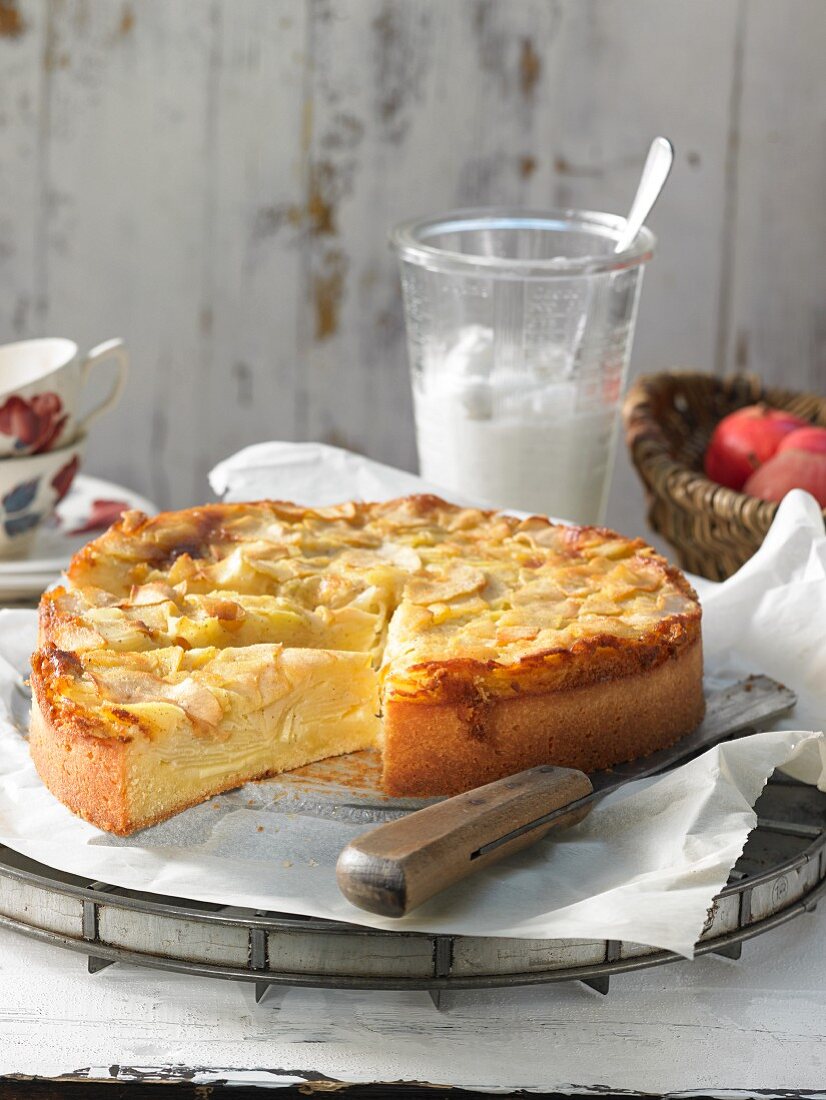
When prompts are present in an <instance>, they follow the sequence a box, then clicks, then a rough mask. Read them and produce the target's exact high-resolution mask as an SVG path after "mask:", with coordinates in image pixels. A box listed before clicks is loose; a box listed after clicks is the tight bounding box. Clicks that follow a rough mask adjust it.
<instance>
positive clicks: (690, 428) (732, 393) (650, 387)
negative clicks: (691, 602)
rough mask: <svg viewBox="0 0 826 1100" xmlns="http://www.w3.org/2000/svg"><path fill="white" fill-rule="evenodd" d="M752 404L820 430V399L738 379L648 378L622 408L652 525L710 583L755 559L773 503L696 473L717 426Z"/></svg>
mask: <svg viewBox="0 0 826 1100" xmlns="http://www.w3.org/2000/svg"><path fill="white" fill-rule="evenodd" d="M757 401H765V402H766V404H768V405H773V406H774V407H775V408H778V409H788V410H789V411H790V412H793V413H795V414H796V415H798V416H801V417H803V418H804V419H806V420H810V421H812V423H815V424H822V425H824V426H826V398H823V397H817V396H815V395H814V394H805V393H792V392H791V391H789V390H778V389H771V388H768V387H766V386H764V385H763V383H762V382H761V381H760V380H759V379H757V378H754V377H751V376H744V375H738V376H735V377H732V378H715V377H714V376H713V375H710V374H699V373H694V372H689V371H674V372H667V373H663V374H652V375H647V376H644V377H642V378H640V379H638V380H637V382H636V383H635V384H634V385H633V387H632V388H631V390H630V391H629V393H628V396H627V397H626V399H625V403H624V405H623V418H624V421H625V438H626V442H627V443H628V449H629V451H630V452H631V458H632V460H633V462H634V465H635V466H636V467H637V470H638V472H639V475H640V477H641V478H642V481H643V483H644V485H645V488H646V494H647V497H648V518H649V521H650V523H651V526H652V527H653V528H654V530H655V531H657V532H659V534H661V535H662V536H663V537H664V538H665V539H667V540H668V541H669V542H670V543H671V545H672V546H673V547H674V549H675V550H676V551H677V556H678V558H679V561H680V564H681V566H682V567H683V568H684V569H687V570H690V571H691V572H692V573H699V574H700V575H701V576H703V577H710V578H711V579H712V580H724V579H725V578H726V577H729V576H731V574H732V573H734V572H735V571H736V570H737V569H739V568H740V566H741V565H742V564H743V563H744V562H745V561H747V560H748V559H749V558H750V557H751V556H752V554H754V552H755V551H756V550H757V548H758V547H759V546H760V544H761V543H762V541H763V539H764V538H765V535H766V532H767V531H768V529H769V526H770V525H771V522H772V520H773V519H774V515H775V512H776V511H777V507H778V506H777V505H776V504H770V503H767V502H766V501H763V500H757V499H756V498H755V497H750V496H746V494H745V493H737V492H735V491H734V490H733V489H726V488H724V487H723V486H722V485H718V484H717V483H716V482H715V481H711V480H710V479H709V478H707V477H706V476H705V475H704V474H703V472H702V468H703V454H704V452H705V449H706V446H707V445H708V441H709V439H710V437H711V433H712V431H713V430H714V426H715V424H716V423H717V422H718V420H721V419H722V417H724V416H725V415H726V414H727V413H730V412H733V411H734V410H735V409H739V408H741V407H742V406H743V405H752V404H754V403H755V402H757Z"/></svg>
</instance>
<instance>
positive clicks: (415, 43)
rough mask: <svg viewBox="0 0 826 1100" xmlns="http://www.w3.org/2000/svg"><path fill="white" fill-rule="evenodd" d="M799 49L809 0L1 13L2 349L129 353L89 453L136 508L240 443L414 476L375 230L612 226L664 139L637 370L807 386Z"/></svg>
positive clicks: (50, 7)
mask: <svg viewBox="0 0 826 1100" xmlns="http://www.w3.org/2000/svg"><path fill="white" fill-rule="evenodd" d="M824 43H826V3H824V2H823V0H784V2H783V3H778V2H777V0H693V2H692V3H690V4H686V3H684V2H683V0H621V2H620V0H558V2H556V0H450V2H449V3H448V2H447V0H0V197H1V199H2V201H0V341H5V340H12V339H16V338H20V337H24V336H28V335H35V334H42V333H49V334H55V335H58V334H59V335H68V336H72V337H74V338H75V339H77V340H78V341H79V342H80V343H82V344H87V345H88V344H90V343H93V342H96V341H98V340H101V339H104V338H105V337H108V336H111V335H116V334H119V335H123V336H124V337H125V338H126V339H127V340H128V342H129V345H130V347H131V350H132V355H133V372H132V378H131V382H130V385H129V390H128V396H127V398H126V400H125V401H124V403H123V405H122V406H121V408H120V409H119V410H118V411H117V412H116V413H114V414H112V415H111V416H110V417H109V418H108V419H106V420H105V421H103V422H102V424H101V425H100V426H99V427H98V428H96V430H95V436H94V440H93V443H92V447H91V452H90V456H89V463H88V465H89V468H90V469H91V470H92V471H95V472H99V473H104V474H108V475H110V476H112V477H114V478H118V479H121V480H123V481H125V482H127V483H129V484H131V485H133V486H134V487H135V488H137V489H140V490H141V491H143V492H145V493H147V494H149V495H151V496H154V497H155V498H156V499H157V500H158V501H159V502H160V503H164V504H169V503H174V504H183V503H185V502H191V501H196V500H199V499H203V498H204V497H205V496H206V495H207V490H206V483H205V473H206V471H207V470H208V469H209V467H210V465H211V464H212V463H213V462H214V461H215V460H217V459H218V458H220V457H222V456H223V455H225V454H227V453H228V452H229V451H231V450H233V449H235V448H237V447H239V446H241V445H242V444H245V443H248V442H251V441H254V440H260V439H265V438H295V439H303V438H314V439H321V440H326V441H331V442H335V443H339V444H344V445H347V446H350V447H353V448H355V449H358V450H362V451H364V452H366V453H368V454H370V455H372V456H374V457H377V458H380V459H382V460H384V461H386V462H391V463H396V464H399V465H403V466H412V465H413V464H414V461H415V452H414V446H413V432H412V421H411V412H410V401H409V396H408V380H407V374H406V363H405V352H404V346H403V333H402V316H401V306H400V300H399V292H398V285H397V278H396V272H395V268H394V261H393V257H392V256H391V255H390V253H389V251H388V249H387V246H386V230H387V227H388V226H389V225H391V224H392V223H393V222H395V221H397V220H399V219H400V218H402V217H406V216H410V215H413V214H416V213H424V212H429V211H433V210H437V209H439V208H447V207H450V206H454V205H463V204H464V205H468V204H480V203H494V202H498V203H526V204H527V203H531V204H534V205H539V206H542V205H548V204H556V205H559V204H564V205H569V204H570V205H582V206H590V207H597V208H603V209H608V210H616V211H620V212H621V211H623V210H625V209H626V207H627V205H628V202H629V200H630V197H631V194H632V191H633V188H634V186H635V182H636V177H637V174H638V171H639V167H640V162H641V159H642V157H643V156H644V153H645V150H646V148H647V145H648V142H649V140H650V138H651V136H652V135H653V134H654V133H657V132H660V133H665V134H668V135H669V136H671V137H672V139H673V140H674V142H675V144H676V146H677V149H678V160H677V166H676V171H675V172H674V174H673V177H672V180H671V182H670V184H669V187H668V191H667V193H666V194H665V196H664V197H663V199H662V202H661V204H660V205H659V207H658V208H657V210H656V211H655V215H654V217H653V219H652V225H653V226H654V228H655V229H656V230H657V231H658V233H659V234H660V241H661V244H660V250H659V254H658V256H657V258H656V261H655V263H654V264H652V266H651V268H650V270H649V272H648V275H647V278H646V286H645V289H644V293H643V305H642V310H641V316H640V323H639V331H638V339H637V344H636V349H635V355H634V364H633V369H634V371H635V372H639V371H643V370H650V369H656V368H658V367H662V366H666V365H672V364H683V365H696V366H700V367H703V368H709V369H714V370H717V371H724V370H728V369H731V368H733V367H734V366H738V367H747V368H749V369H753V370H758V371H761V372H762V373H763V374H765V375H766V377H768V378H771V379H775V380H783V381H784V382H788V383H790V384H794V385H798V386H806V387H814V388H818V389H821V390H823V389H824V388H826V259H824V257H826V66H824V62H823V50H824ZM642 516H643V510H642V502H641V495H640V493H639V490H638V488H637V485H636V483H635V481H634V479H633V476H632V474H631V473H630V471H629V470H628V468H627V463H626V462H625V461H624V458H621V460H620V463H619V466H618V470H617V477H616V485H615V495H614V503H613V505H612V510H611V515H610V518H611V520H612V521H613V522H615V523H617V524H619V525H621V526H624V527H625V528H626V529H627V530H629V531H630V530H634V529H640V528H641V527H642V523H643V519H642Z"/></svg>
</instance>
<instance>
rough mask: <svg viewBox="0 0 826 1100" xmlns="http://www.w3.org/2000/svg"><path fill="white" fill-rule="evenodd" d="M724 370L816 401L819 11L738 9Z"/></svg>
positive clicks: (819, 346)
mask: <svg viewBox="0 0 826 1100" xmlns="http://www.w3.org/2000/svg"><path fill="white" fill-rule="evenodd" d="M746 17H747V23H746V30H745V48H744V54H743V72H742V88H741V92H740V96H739V102H738V104H737V106H738V112H737V117H736V118H735V119H734V120H733V137H734V146H735V154H736V158H735V165H734V171H735V173H736V182H737V188H736V201H735V203H734V204H733V209H732V218H733V222H734V226H735V229H734V233H733V236H732V241H731V248H732V257H731V264H730V266H731V288H730V301H731V305H730V313H729V316H728V318H727V325H726V329H725V332H724V333H723V339H724V366H725V368H726V369H728V370H734V369H740V370H749V371H755V372H757V373H758V374H760V375H761V376H762V377H763V378H765V379H766V380H767V381H771V382H773V383H775V384H776V385H780V386H789V387H790V388H792V389H804V390H805V389H808V390H812V391H814V392H815V393H820V394H822V393H824V392H826V264H824V262H823V255H824V242H826V201H824V196H826V182H825V181H826V158H824V152H823V150H824V139H826V79H824V69H823V43H824V41H826V7H825V6H824V5H823V4H822V3H819V2H818V0H788V2H787V3H786V4H783V5H778V4H774V3H772V2H771V0H751V2H750V3H748V4H747V5H746Z"/></svg>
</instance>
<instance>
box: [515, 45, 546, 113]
mask: <svg viewBox="0 0 826 1100" xmlns="http://www.w3.org/2000/svg"><path fill="white" fill-rule="evenodd" d="M541 75H542V58H541V57H540V56H539V54H538V53H537V52H536V50H535V49H534V47H533V42H531V40H530V38H523V39H522V51H521V53H520V55H519V87H520V89H521V92H522V95H523V96H524V97H525V99H528V100H532V99H533V97H534V93H535V92H536V85H537V84H538V82H539V78H540V76H541Z"/></svg>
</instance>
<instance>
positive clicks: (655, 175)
mask: <svg viewBox="0 0 826 1100" xmlns="http://www.w3.org/2000/svg"><path fill="white" fill-rule="evenodd" d="M673 163H674V146H673V145H672V144H671V142H670V141H669V140H668V138H664V137H655V138H654V140H653V141H652V142H651V148H650V149H649V150H648V157H647V158H646V161H645V167H644V168H643V170H642V176H641V177H640V185H639V187H638V188H637V193H636V195H635V196H634V201H633V203H632V204H631V210H630V212H629V214H628V218H627V219H626V223H625V229H624V230H623V231H622V235H621V236H620V238H619V240H618V241H617V243H616V245H615V246H614V252H624V251H625V250H626V248H629V247H630V246H631V245H632V244H633V243H634V240H635V238H636V236H637V234H638V233H639V231H640V230H641V229H642V227H643V225H644V224H645V219H646V218H647V217H648V215H649V214H650V213H651V208H652V207H653V205H654V203H655V202H656V201H657V199H658V198H659V195H660V191H662V189H663V186H664V185H665V181H666V180H667V179H668V174H669V172H670V171H671V165H672V164H673Z"/></svg>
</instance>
